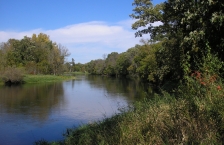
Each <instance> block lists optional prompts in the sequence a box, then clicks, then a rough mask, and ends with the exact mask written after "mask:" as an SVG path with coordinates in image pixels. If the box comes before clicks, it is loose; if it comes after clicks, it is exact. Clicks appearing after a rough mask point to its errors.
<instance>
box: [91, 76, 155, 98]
mask: <svg viewBox="0 0 224 145" xmlns="http://www.w3.org/2000/svg"><path fill="white" fill-rule="evenodd" d="M87 79H88V80H89V84H90V85H91V86H92V87H96V88H104V89H105V90H107V92H108V93H110V94H111V95H112V96H116V95H117V93H120V94H122V95H123V96H125V97H126V98H128V99H131V100H133V101H136V100H141V99H143V98H146V97H148V98H150V97H152V96H153V95H154V90H153V88H152V86H151V85H150V84H148V83H143V82H140V81H139V80H133V79H128V78H116V77H107V76H94V75H88V76H87ZM96 82H97V83H96Z"/></svg>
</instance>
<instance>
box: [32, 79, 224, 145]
mask: <svg viewBox="0 0 224 145" xmlns="http://www.w3.org/2000/svg"><path fill="white" fill-rule="evenodd" d="M192 81H193V83H192V84H191V85H188V86H186V85H181V86H179V87H178V89H177V90H176V93H175V94H174V95H170V94H168V93H166V92H163V93H162V94H161V95H156V96H155V97H154V98H153V99H150V100H146V99H145V100H143V101H140V102H136V103H135V104H134V105H133V106H130V107H127V108H122V109H121V113H119V114H116V115H115V116H113V117H111V118H106V119H104V120H102V121H98V122H94V123H90V124H87V125H83V126H80V127H78V128H76V129H68V130H67V133H66V134H65V140H64V141H61V142H52V143H48V142H46V141H39V142H36V144H42V145H44V144H53V145H56V144H58V145H59V144H60V145H62V144H63V145H76V144H77V145H79V144H80V145H83V144H85V145H86V144H88V145H110V144H113V145H129V144H143V145H144V144H147V145H148V144H149V145H153V144H223V143H224V141H223V138H224V90H223V85H222V84H221V83H220V82H217V83H210V84H207V85H206V86H204V85H201V84H200V82H197V81H195V80H192ZM217 86H219V87H217ZM217 88H218V89H217ZM219 88H221V89H219Z"/></svg>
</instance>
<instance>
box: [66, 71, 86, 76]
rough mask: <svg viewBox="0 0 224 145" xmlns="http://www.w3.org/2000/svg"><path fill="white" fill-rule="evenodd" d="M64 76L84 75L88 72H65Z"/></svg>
mask: <svg viewBox="0 0 224 145" xmlns="http://www.w3.org/2000/svg"><path fill="white" fill-rule="evenodd" d="M64 74H65V75H66V74H67V75H85V74H89V73H88V72H80V71H78V72H77V71H76V72H65V73H64Z"/></svg>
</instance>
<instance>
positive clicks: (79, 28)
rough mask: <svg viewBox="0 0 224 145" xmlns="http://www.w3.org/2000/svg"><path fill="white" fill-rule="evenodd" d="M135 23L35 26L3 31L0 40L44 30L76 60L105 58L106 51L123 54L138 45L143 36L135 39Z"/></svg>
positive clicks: (18, 37) (4, 40) (0, 33)
mask: <svg viewBox="0 0 224 145" xmlns="http://www.w3.org/2000/svg"><path fill="white" fill-rule="evenodd" d="M132 23H133V21H132V20H125V21H121V22H118V23H115V24H111V25H110V24H108V23H106V22H102V21H92V22H87V23H80V24H74V25H69V26H65V27H62V28H58V29H55V30H42V29H35V30H30V31H24V32H16V31H1V30H0V42H6V41H7V40H8V39H10V38H15V39H22V38H23V37H24V36H29V37H31V36H32V34H34V33H35V34H39V33H45V34H47V35H49V36H50V39H51V40H53V41H54V42H56V43H61V44H62V45H64V46H66V47H67V48H68V49H69V51H70V52H71V54H72V55H71V57H73V58H74V59H75V60H76V58H79V59H78V60H76V62H81V63H86V62H89V61H90V60H92V59H98V58H102V55H103V54H105V53H107V54H108V53H111V52H118V53H121V52H124V51H126V50H127V49H128V48H130V47H133V46H135V44H138V43H139V39H140V38H135V35H134V31H132V30H131V29H130V28H131V24H132ZM80 56H81V57H80Z"/></svg>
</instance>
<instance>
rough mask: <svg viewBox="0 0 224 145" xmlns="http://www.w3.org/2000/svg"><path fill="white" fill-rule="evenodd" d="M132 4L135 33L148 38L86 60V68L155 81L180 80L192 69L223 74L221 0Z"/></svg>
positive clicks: (223, 15) (223, 14) (141, 0)
mask: <svg viewBox="0 0 224 145" xmlns="http://www.w3.org/2000/svg"><path fill="white" fill-rule="evenodd" d="M133 6H134V9H133V13H132V14H131V15H130V17H131V18H133V19H135V20H136V21H135V22H134V23H133V24H132V29H134V30H136V33H135V36H136V37H141V36H143V35H148V36H149V38H150V39H149V40H142V45H136V46H135V47H133V48H130V49H128V50H127V51H126V52H123V53H121V54H118V53H116V52H112V53H111V54H109V55H108V56H107V58H106V59H98V60H92V61H90V62H89V63H87V67H86V68H87V69H88V71H89V72H90V73H92V74H104V75H136V76H139V77H140V78H142V79H144V80H147V81H152V82H155V83H156V84H163V83H164V82H167V81H177V82H179V81H183V80H184V81H186V78H187V77H188V76H190V75H194V74H195V73H200V75H207V74H209V75H211V76H221V77H223V75H224V71H223V61H224V12H223V9H224V1H221V0H209V1H205V0H200V1H199V0H191V1H186V0H181V1H180V0H168V1H165V2H164V3H161V4H157V5H153V4H152V2H151V1H150V0H134V2H133ZM155 22H160V23H161V25H155V24H154V23H155Z"/></svg>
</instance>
